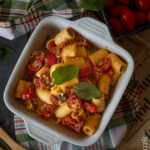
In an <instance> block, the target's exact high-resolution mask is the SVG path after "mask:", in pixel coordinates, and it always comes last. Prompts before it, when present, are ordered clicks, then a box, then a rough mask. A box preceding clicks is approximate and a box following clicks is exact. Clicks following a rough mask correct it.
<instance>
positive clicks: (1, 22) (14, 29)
mask: <svg viewBox="0 0 150 150" xmlns="http://www.w3.org/2000/svg"><path fill="white" fill-rule="evenodd" d="M1 1H5V2H4V3H2V2H1ZM79 2H80V0H76V1H75V0H0V36H2V37H5V38H7V39H14V38H16V37H18V36H21V35H24V34H26V33H27V32H29V31H30V30H33V29H34V28H35V27H36V26H37V24H38V23H39V22H40V21H41V20H42V19H43V18H45V17H47V16H50V15H58V16H61V17H64V18H73V17H76V16H78V17H83V16H84V15H85V14H86V11H85V9H83V8H79V7H78V6H77V4H78V3H79ZM1 3H2V4H1Z"/></svg>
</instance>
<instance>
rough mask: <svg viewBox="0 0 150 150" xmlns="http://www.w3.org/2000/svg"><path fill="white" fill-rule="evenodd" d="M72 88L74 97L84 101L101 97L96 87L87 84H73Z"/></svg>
mask: <svg viewBox="0 0 150 150" xmlns="http://www.w3.org/2000/svg"><path fill="white" fill-rule="evenodd" d="M73 87H74V90H75V93H76V95H77V96H78V97H80V98H83V99H85V100H90V99H92V98H98V97H101V96H102V94H101V93H100V91H99V90H98V89H97V88H96V86H94V85H92V84H89V83H87V82H80V83H78V84H75V85H74V86H73Z"/></svg>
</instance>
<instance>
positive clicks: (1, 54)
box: [0, 45, 14, 59]
mask: <svg viewBox="0 0 150 150" xmlns="http://www.w3.org/2000/svg"><path fill="white" fill-rule="evenodd" d="M13 52H14V50H13V49H12V48H9V47H7V46H4V45H0V59H4V58H6V57H8V56H9V55H11V54H12V53H13Z"/></svg>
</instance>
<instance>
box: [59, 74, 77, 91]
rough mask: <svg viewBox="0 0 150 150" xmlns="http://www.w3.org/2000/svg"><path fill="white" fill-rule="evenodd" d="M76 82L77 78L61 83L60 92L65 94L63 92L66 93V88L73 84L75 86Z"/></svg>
mask: <svg viewBox="0 0 150 150" xmlns="http://www.w3.org/2000/svg"><path fill="white" fill-rule="evenodd" d="M78 82H79V80H78V78H77V77H75V78H73V79H72V80H70V81H67V82H65V83H63V84H62V85H60V86H61V88H62V90H63V91H64V92H65V91H67V87H70V86H72V85H74V84H77V83H78Z"/></svg>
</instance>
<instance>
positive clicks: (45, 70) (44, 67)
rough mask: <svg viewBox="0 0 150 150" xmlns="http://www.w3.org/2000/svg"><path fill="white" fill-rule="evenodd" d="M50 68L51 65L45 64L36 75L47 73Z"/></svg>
mask: <svg viewBox="0 0 150 150" xmlns="http://www.w3.org/2000/svg"><path fill="white" fill-rule="evenodd" d="M49 70H50V69H49V67H48V66H47V65H44V66H43V67H42V68H41V69H40V70H39V71H38V72H36V76H37V77H39V78H40V77H41V75H42V74H43V73H47V72H49Z"/></svg>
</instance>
